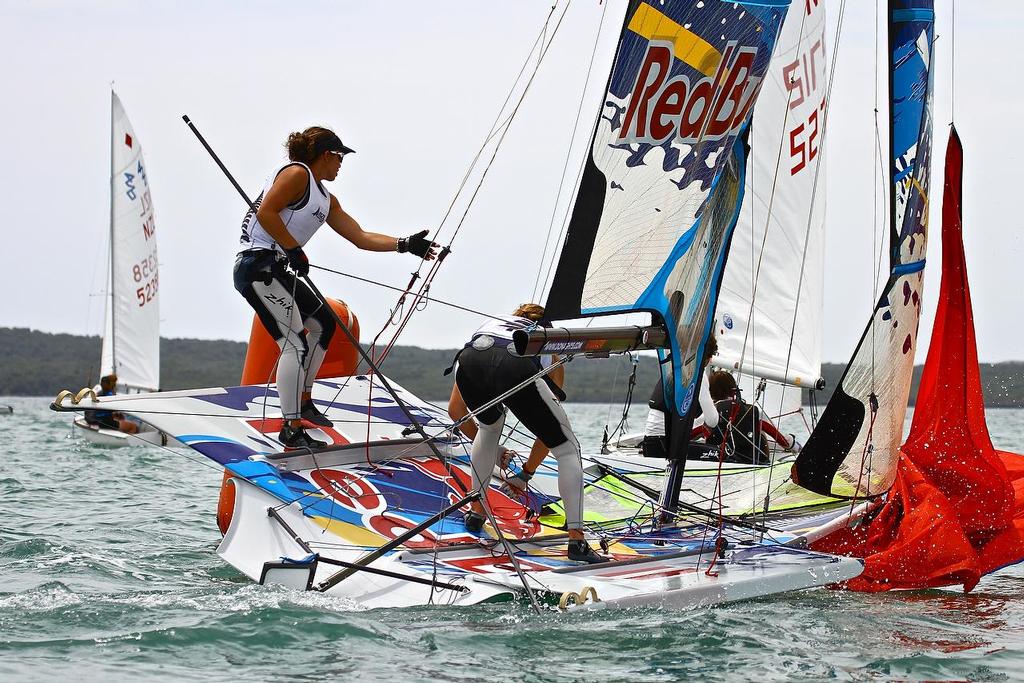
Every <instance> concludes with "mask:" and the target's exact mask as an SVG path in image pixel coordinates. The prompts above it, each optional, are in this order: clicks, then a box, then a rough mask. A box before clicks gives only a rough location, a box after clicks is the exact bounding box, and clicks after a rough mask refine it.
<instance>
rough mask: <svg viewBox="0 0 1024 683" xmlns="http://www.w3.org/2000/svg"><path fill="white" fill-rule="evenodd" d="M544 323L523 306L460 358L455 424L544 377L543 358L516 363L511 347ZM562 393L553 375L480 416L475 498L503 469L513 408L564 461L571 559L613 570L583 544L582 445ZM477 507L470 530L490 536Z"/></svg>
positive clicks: (524, 477) (562, 492)
mask: <svg viewBox="0 0 1024 683" xmlns="http://www.w3.org/2000/svg"><path fill="white" fill-rule="evenodd" d="M543 317H544V308H543V307H541V306H539V305H537V304H523V305H522V306H520V307H519V308H517V309H516V311H515V312H514V313H513V314H512V315H511V316H502V317H500V318H496V319H494V320H491V321H489V322H487V323H485V324H484V325H483V326H481V327H480V328H479V329H477V331H476V332H474V333H473V336H472V338H471V339H470V341H469V343H468V344H466V346H465V348H463V349H462V351H460V352H459V355H458V356H457V360H458V364H459V367H458V370H457V371H456V373H455V387H454V388H453V389H452V396H451V399H450V401H449V404H448V413H449V415H451V416H452V417H453V419H459V418H460V417H462V416H464V415H466V414H467V412H466V408H467V407H468V408H469V409H470V410H474V411H476V410H478V409H480V408H481V407H483V406H484V405H486V404H487V403H489V402H491V401H493V400H494V399H496V398H498V397H499V396H501V395H502V394H504V393H505V392H507V391H510V390H511V389H513V388H514V387H516V386H518V385H520V384H522V383H523V382H527V381H529V379H530V378H531V377H533V376H534V375H536V374H537V373H538V372H539V371H540V370H541V365H540V363H539V361H538V360H537V358H526V357H523V356H513V355H512V354H511V353H510V350H511V349H510V348H509V346H510V345H511V343H512V333H513V332H515V331H516V330H519V329H527V328H530V327H534V326H535V325H536V324H537V322H538V321H539V320H540V319H541V318H543ZM556 392H557V393H558V394H559V395H560V397H561V398H564V397H565V394H563V393H562V391H561V389H560V388H559V387H558V385H557V384H555V383H554V382H553V381H552V380H550V379H549V375H544V376H543V377H542V378H538V379H535V380H534V381H533V382H532V383H528V384H527V385H526V386H525V387H524V388H522V389H520V390H519V391H517V392H515V393H513V394H511V395H509V396H506V397H505V398H504V399H502V400H501V401H500V402H499V403H498V404H496V405H493V406H491V407H490V408H488V409H486V410H482V411H480V412H479V413H477V414H476V416H475V419H476V427H477V429H476V434H475V436H474V437H473V448H472V451H471V453H470V469H471V470H472V478H473V490H474V491H476V490H481V489H486V487H487V485H488V483H489V482H490V478H491V472H493V471H494V466H495V465H496V464H497V461H498V450H499V445H498V440H499V439H500V438H501V430H502V428H503V427H504V425H505V408H506V407H507V408H508V409H509V410H511V411H512V413H513V414H514V415H515V416H516V417H517V418H519V421H520V422H522V424H523V426H524V427H526V429H528V430H530V432H532V433H533V435H534V436H536V437H537V439H538V440H539V441H540V442H541V443H542V444H543V445H544V446H546V447H547V448H548V449H549V450H550V452H551V455H552V456H554V458H555V459H556V460H557V461H558V493H559V496H560V497H561V499H562V505H563V507H564V508H565V525H566V529H567V530H568V532H569V544H568V547H569V559H570V560H574V561H576V562H587V563H590V564H595V563H599V562H607V561H608V558H606V557H602V556H601V555H598V554H597V553H595V552H594V550H593V549H592V548H591V547H590V546H589V545H587V541H586V540H585V539H584V537H583V463H582V461H581V457H580V443H579V441H578V440H577V439H576V435H575V434H573V431H572V427H571V426H570V425H569V418H568V416H567V415H566V414H565V410H564V409H563V408H562V406H561V405H559V403H558V401H557V400H555V395H556ZM468 432H469V433H471V432H472V430H468ZM531 476H532V474H530V473H529V472H528V471H526V470H525V469H524V471H522V472H520V473H519V474H518V475H517V476H516V477H515V478H514V480H515V481H511V480H510V482H509V484H510V485H512V486H515V487H516V488H525V487H526V486H527V484H528V482H529V480H530V477H531ZM485 499H486V497H485V498H484V499H483V500H485ZM471 507H472V509H471V511H470V512H468V513H466V516H465V524H466V528H467V529H468V530H470V531H472V532H474V533H475V532H478V531H480V530H481V529H482V528H483V525H484V522H485V521H486V517H485V515H484V509H483V506H482V504H481V502H479V501H478V502H475V503H473V504H472V506H471Z"/></svg>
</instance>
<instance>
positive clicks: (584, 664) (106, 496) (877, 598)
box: [0, 398, 1024, 683]
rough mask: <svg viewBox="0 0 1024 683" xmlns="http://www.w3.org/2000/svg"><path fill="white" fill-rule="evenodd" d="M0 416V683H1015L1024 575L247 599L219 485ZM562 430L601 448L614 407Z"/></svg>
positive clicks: (180, 458) (1005, 417)
mask: <svg viewBox="0 0 1024 683" xmlns="http://www.w3.org/2000/svg"><path fill="white" fill-rule="evenodd" d="M2 404H10V405H12V406H14V411H15V412H14V414H13V415H0V443H2V444H3V455H2V456H0V457H2V460H0V680H4V681H20V680H59V679H64V680H70V679H74V680H75V681H87V680H135V679H139V678H143V679H146V680H168V681H170V680H179V679H202V680H206V681H220V680H224V681H228V680H245V681H260V680H319V679H323V678H346V679H351V680H363V681H374V680H396V681H398V680H400V681H477V680H491V681H595V680H596V681H601V682H602V683H604V682H606V681H631V682H636V683H640V682H644V681H675V680H681V679H686V678H695V679H702V680H703V679H706V680H758V681H761V680H782V679H794V678H799V679H826V678H829V679H833V678H834V679H839V680H874V679H892V678H899V679H931V680H935V679H946V680H948V679H961V680H962V679H969V680H1019V679H1022V678H1024V570H1022V568H1021V567H1020V566H1017V567H1010V568H1007V569H1004V570H1002V571H1000V572H998V573H997V574H995V575H993V576H989V577H986V578H985V579H983V580H982V582H981V583H980V584H979V585H978V586H977V587H976V588H975V589H974V590H973V591H972V592H971V593H969V594H966V595H965V594H963V593H962V592H961V591H958V590H928V591H913V592H898V593H882V594H874V595H864V594H858V593H848V592H843V591H834V590H826V589H820V590H812V591H806V592H803V593H797V594H790V595H783V596H778V597H773V598H766V599H761V600H755V601H750V602H743V603H738V604H732V605H725V606H722V607H716V608H710V609H700V610H692V611H685V612H674V611H667V610H659V609H644V610H629V611H613V610H609V611H602V612H595V613H579V614H561V613H558V612H555V611H548V612H545V613H544V614H542V615H540V616H537V615H535V614H533V613H532V612H531V611H530V610H529V608H528V607H525V606H523V605H519V604H504V605H488V606H479V607H465V608H457V609H452V608H448V607H423V608H413V609H390V610H362V609H359V608H356V607H355V606H354V605H352V604H350V603H348V602H346V601H345V600H343V599H339V598H332V597H329V596H325V595H321V594H318V593H300V592H294V591H289V590H284V589H280V588H274V587H266V586H258V585H254V584H253V583H252V582H250V581H249V580H247V579H246V578H244V577H243V576H241V575H240V574H239V573H238V572H237V571H235V570H234V569H232V568H231V567H230V566H227V565H225V564H224V563H222V562H221V561H220V560H219V559H218V558H217V556H216V554H215V553H214V549H215V548H216V546H217V543H218V541H219V539H220V534H219V532H218V531H217V528H216V524H215V522H214V510H215V506H216V500H217V492H218V487H219V486H220V478H221V473H220V470H219V469H218V468H214V467H210V466H208V464H207V463H206V461H204V460H203V459H202V458H199V457H197V456H195V455H194V454H189V453H188V452H183V453H180V454H174V453H171V452H168V451H166V450H161V449H158V448H154V447H146V446H133V447H130V448H123V449H111V450H107V449H103V448H99V447H94V446H90V445H88V444H86V443H83V442H79V441H77V440H75V439H73V438H71V437H70V436H69V433H70V429H69V425H70V417H69V416H68V415H60V414H56V413H52V412H50V411H49V410H48V409H47V404H48V400H47V399H40V398H10V399H2V398H0V405H2ZM568 411H569V413H570V415H571V416H572V418H573V420H574V423H575V424H576V425H577V429H578V432H579V434H580V437H581V441H583V442H584V443H585V444H590V445H591V446H592V447H594V448H596V446H597V444H598V443H599V441H600V436H601V432H602V430H603V428H604V425H605V424H606V422H607V421H609V419H610V420H611V421H612V422H613V423H614V422H615V421H617V414H618V412H619V407H618V406H615V407H609V406H602V405H593V404H589V405H581V404H577V405H569V406H568ZM641 420H642V417H640V416H635V417H634V418H633V421H634V422H635V423H636V424H637V426H639V424H640V422H641ZM988 420H989V427H990V429H991V432H992V438H993V441H994V442H995V444H996V446H997V447H998V448H1003V449H1006V450H1011V451H1016V452H1021V453H1024V411H1020V410H993V411H990V412H989V414H988Z"/></svg>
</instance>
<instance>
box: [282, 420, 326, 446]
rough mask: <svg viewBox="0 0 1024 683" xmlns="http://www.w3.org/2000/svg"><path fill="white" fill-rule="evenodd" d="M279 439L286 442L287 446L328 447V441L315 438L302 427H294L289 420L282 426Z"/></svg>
mask: <svg viewBox="0 0 1024 683" xmlns="http://www.w3.org/2000/svg"><path fill="white" fill-rule="evenodd" d="M277 440H278V441H280V442H281V443H282V444H284V446H285V448H327V443H326V442H324V441H318V440H316V439H314V438H313V437H311V436H310V435H309V434H307V433H306V430H305V429H303V428H302V427H292V426H291V425H289V424H288V423H287V422H286V423H285V424H284V426H283V427H281V433H280V434H278V435H277Z"/></svg>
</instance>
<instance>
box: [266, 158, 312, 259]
mask: <svg viewBox="0 0 1024 683" xmlns="http://www.w3.org/2000/svg"><path fill="white" fill-rule="evenodd" d="M308 183H309V175H308V174H307V173H306V169H305V168H303V167H301V166H288V167H287V168H285V169H284V170H283V171H281V172H280V173H278V174H277V177H276V178H275V179H274V183H273V184H272V185H271V186H270V189H269V190H267V194H266V196H264V197H263V201H262V202H261V203H260V208H259V209H257V211H256V218H257V219H258V220H259V222H260V225H262V226H263V229H264V230H266V231H267V233H268V234H269V235H270V236H271V237H273V238H274V241H275V242H277V243H278V244H280V245H281V246H282V247H283V248H284V249H294V248H295V247H297V246H299V243H298V242H296V241H295V238H294V237H292V236H291V233H289V232H288V228H287V227H285V224H284V221H283V220H281V212H282V211H284V210H285V209H286V208H288V205H289V204H291V203H292V202H294V201H297V200H298V199H300V198H301V197H302V195H303V194H305V193H306V185H307V184H308Z"/></svg>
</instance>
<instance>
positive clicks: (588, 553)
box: [569, 541, 611, 564]
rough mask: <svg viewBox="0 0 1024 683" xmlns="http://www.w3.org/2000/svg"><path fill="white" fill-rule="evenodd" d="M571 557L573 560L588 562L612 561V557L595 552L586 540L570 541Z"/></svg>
mask: <svg viewBox="0 0 1024 683" xmlns="http://www.w3.org/2000/svg"><path fill="white" fill-rule="evenodd" d="M569 559H570V560H572V561H573V562H586V563H587V564H601V563H602V562H611V558H610V557H604V556H602V555H598V554H597V553H595V552H594V549H593V548H591V547H590V546H589V545H587V542H586V541H569Z"/></svg>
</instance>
